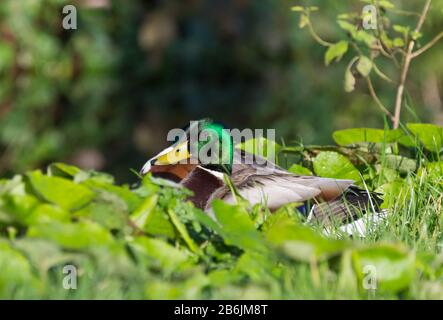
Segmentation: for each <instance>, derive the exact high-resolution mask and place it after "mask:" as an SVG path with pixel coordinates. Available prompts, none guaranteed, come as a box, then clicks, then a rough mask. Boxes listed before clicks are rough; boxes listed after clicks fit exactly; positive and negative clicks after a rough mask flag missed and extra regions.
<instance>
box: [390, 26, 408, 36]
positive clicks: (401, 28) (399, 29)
mask: <svg viewBox="0 0 443 320" xmlns="http://www.w3.org/2000/svg"><path fill="white" fill-rule="evenodd" d="M392 28H393V29H394V30H395V31H397V32H398V33H401V34H402V35H404V36H406V35H407V34H408V33H409V27H406V26H401V25H398V24H394V26H393V27H392Z"/></svg>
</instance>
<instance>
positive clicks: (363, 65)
mask: <svg viewBox="0 0 443 320" xmlns="http://www.w3.org/2000/svg"><path fill="white" fill-rule="evenodd" d="M371 69H372V61H371V59H369V58H368V57H366V56H360V58H359V59H358V63H357V70H358V72H360V74H361V75H362V76H363V77H367V76H368V75H369V73H371Z"/></svg>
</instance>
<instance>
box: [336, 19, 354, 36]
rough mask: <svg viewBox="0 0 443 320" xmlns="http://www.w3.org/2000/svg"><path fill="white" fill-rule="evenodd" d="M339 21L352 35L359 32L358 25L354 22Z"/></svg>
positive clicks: (341, 26)
mask: <svg viewBox="0 0 443 320" xmlns="http://www.w3.org/2000/svg"><path fill="white" fill-rule="evenodd" d="M337 23H338V25H339V26H340V28H342V29H343V30H345V31H348V32H349V33H351V35H352V34H355V32H357V27H356V26H354V25H353V24H352V23H349V22H348V21H344V20H338V21H337Z"/></svg>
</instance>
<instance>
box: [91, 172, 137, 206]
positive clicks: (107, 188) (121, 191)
mask: <svg viewBox="0 0 443 320" xmlns="http://www.w3.org/2000/svg"><path fill="white" fill-rule="evenodd" d="M82 185H85V186H87V187H89V188H90V189H91V190H94V191H96V192H97V193H110V194H113V195H115V196H117V197H118V198H120V199H122V200H123V201H124V203H125V204H126V206H127V210H128V211H129V212H131V211H134V210H135V209H136V208H137V207H138V206H139V205H140V203H141V201H142V199H141V198H140V197H139V196H138V195H137V194H135V193H134V192H132V191H131V190H129V188H128V187H127V186H116V185H113V184H110V183H108V182H103V181H101V180H96V179H88V180H86V181H84V182H82Z"/></svg>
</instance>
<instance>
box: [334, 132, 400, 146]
mask: <svg viewBox="0 0 443 320" xmlns="http://www.w3.org/2000/svg"><path fill="white" fill-rule="evenodd" d="M402 135H403V132H402V131H401V130H399V129H397V130H382V129H372V128H353V129H345V130H337V131H335V132H334V133H333V134H332V138H333V139H334V141H335V142H336V143H337V144H339V145H341V146H346V145H351V144H356V143H359V142H371V143H383V142H385V143H392V142H396V141H397V140H398V139H399V137H401V136H402Z"/></svg>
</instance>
